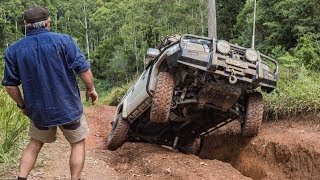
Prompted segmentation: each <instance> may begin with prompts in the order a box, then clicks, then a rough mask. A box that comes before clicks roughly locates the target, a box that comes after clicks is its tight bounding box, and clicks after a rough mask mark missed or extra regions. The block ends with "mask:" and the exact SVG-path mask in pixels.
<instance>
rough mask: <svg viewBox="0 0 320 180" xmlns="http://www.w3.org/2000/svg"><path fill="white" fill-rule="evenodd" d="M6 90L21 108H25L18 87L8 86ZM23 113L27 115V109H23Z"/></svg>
mask: <svg viewBox="0 0 320 180" xmlns="http://www.w3.org/2000/svg"><path fill="white" fill-rule="evenodd" d="M6 90H7V92H8V94H9V96H10V97H11V98H12V99H13V100H14V101H15V102H16V103H17V105H18V106H19V107H21V108H22V107H24V106H25V105H24V101H23V98H22V95H21V92H20V89H19V87H18V86H6ZM21 111H22V113H23V114H25V108H22V109H21Z"/></svg>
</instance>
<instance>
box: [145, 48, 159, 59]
mask: <svg viewBox="0 0 320 180" xmlns="http://www.w3.org/2000/svg"><path fill="white" fill-rule="evenodd" d="M159 54H160V51H159V49H155V48H149V49H148V51H147V56H149V57H153V58H155V57H157V56H158V55H159Z"/></svg>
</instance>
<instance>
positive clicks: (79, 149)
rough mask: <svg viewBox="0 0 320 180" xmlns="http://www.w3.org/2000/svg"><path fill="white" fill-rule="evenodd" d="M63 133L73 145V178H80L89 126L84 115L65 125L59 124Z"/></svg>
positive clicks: (71, 158)
mask: <svg viewBox="0 0 320 180" xmlns="http://www.w3.org/2000/svg"><path fill="white" fill-rule="evenodd" d="M59 128H60V129H61V131H62V132H63V135H64V136H65V138H66V139H67V141H68V142H69V143H70V145H71V155H70V171H71V179H77V180H78V179H80V178H81V173H82V169H83V167H84V161H85V155H86V152H85V138H86V137H87V135H88V132H89V128H88V124H87V122H86V120H85V117H84V116H82V117H81V118H80V119H79V120H77V121H74V122H72V123H69V124H65V125H63V126H59Z"/></svg>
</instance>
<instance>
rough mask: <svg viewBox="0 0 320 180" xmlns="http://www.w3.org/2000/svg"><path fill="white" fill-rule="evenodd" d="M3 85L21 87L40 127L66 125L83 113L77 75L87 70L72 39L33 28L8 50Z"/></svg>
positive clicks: (30, 113)
mask: <svg viewBox="0 0 320 180" xmlns="http://www.w3.org/2000/svg"><path fill="white" fill-rule="evenodd" d="M4 60H5V70H4V78H3V80H2V85H3V86H18V85H20V84H22V89H23V96H24V103H25V106H26V113H27V116H28V117H29V118H30V119H31V120H32V121H33V122H34V123H35V124H36V125H38V126H44V127H50V126H58V125H63V124H66V123H69V122H72V121H75V120H77V119H80V117H81V115H82V114H83V106H82V103H81V99H80V93H79V88H78V85H77V81H76V77H75V73H74V72H76V73H80V72H83V71H86V70H88V69H89V68H90V64H89V63H88V62H87V61H86V60H85V57H84V55H83V54H82V53H81V51H80V49H79V47H78V46H77V44H76V43H75V42H74V41H73V39H72V38H71V37H70V36H68V35H64V34H58V33H52V32H49V31H48V30H47V29H44V28H40V29H33V30H31V31H29V32H28V34H27V37H25V38H23V39H21V40H19V41H17V42H16V43H14V44H13V45H11V46H10V47H8V48H7V50H6V52H5V56H4Z"/></svg>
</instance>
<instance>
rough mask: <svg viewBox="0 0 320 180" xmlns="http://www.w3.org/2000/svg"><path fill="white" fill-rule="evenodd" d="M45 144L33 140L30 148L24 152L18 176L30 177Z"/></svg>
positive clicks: (29, 145)
mask: <svg viewBox="0 0 320 180" xmlns="http://www.w3.org/2000/svg"><path fill="white" fill-rule="evenodd" d="M43 144H44V143H43V142H41V141H37V140H35V139H32V138H31V140H30V142H29V144H28V146H27V147H26V148H25V149H24V150H23V152H22V157H21V161H20V168H19V175H18V176H19V177H21V178H27V177H28V175H29V173H30V171H31V169H32V167H33V166H34V164H35V162H36V160H37V157H38V153H39V151H40V149H41V148H42V146H43Z"/></svg>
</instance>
